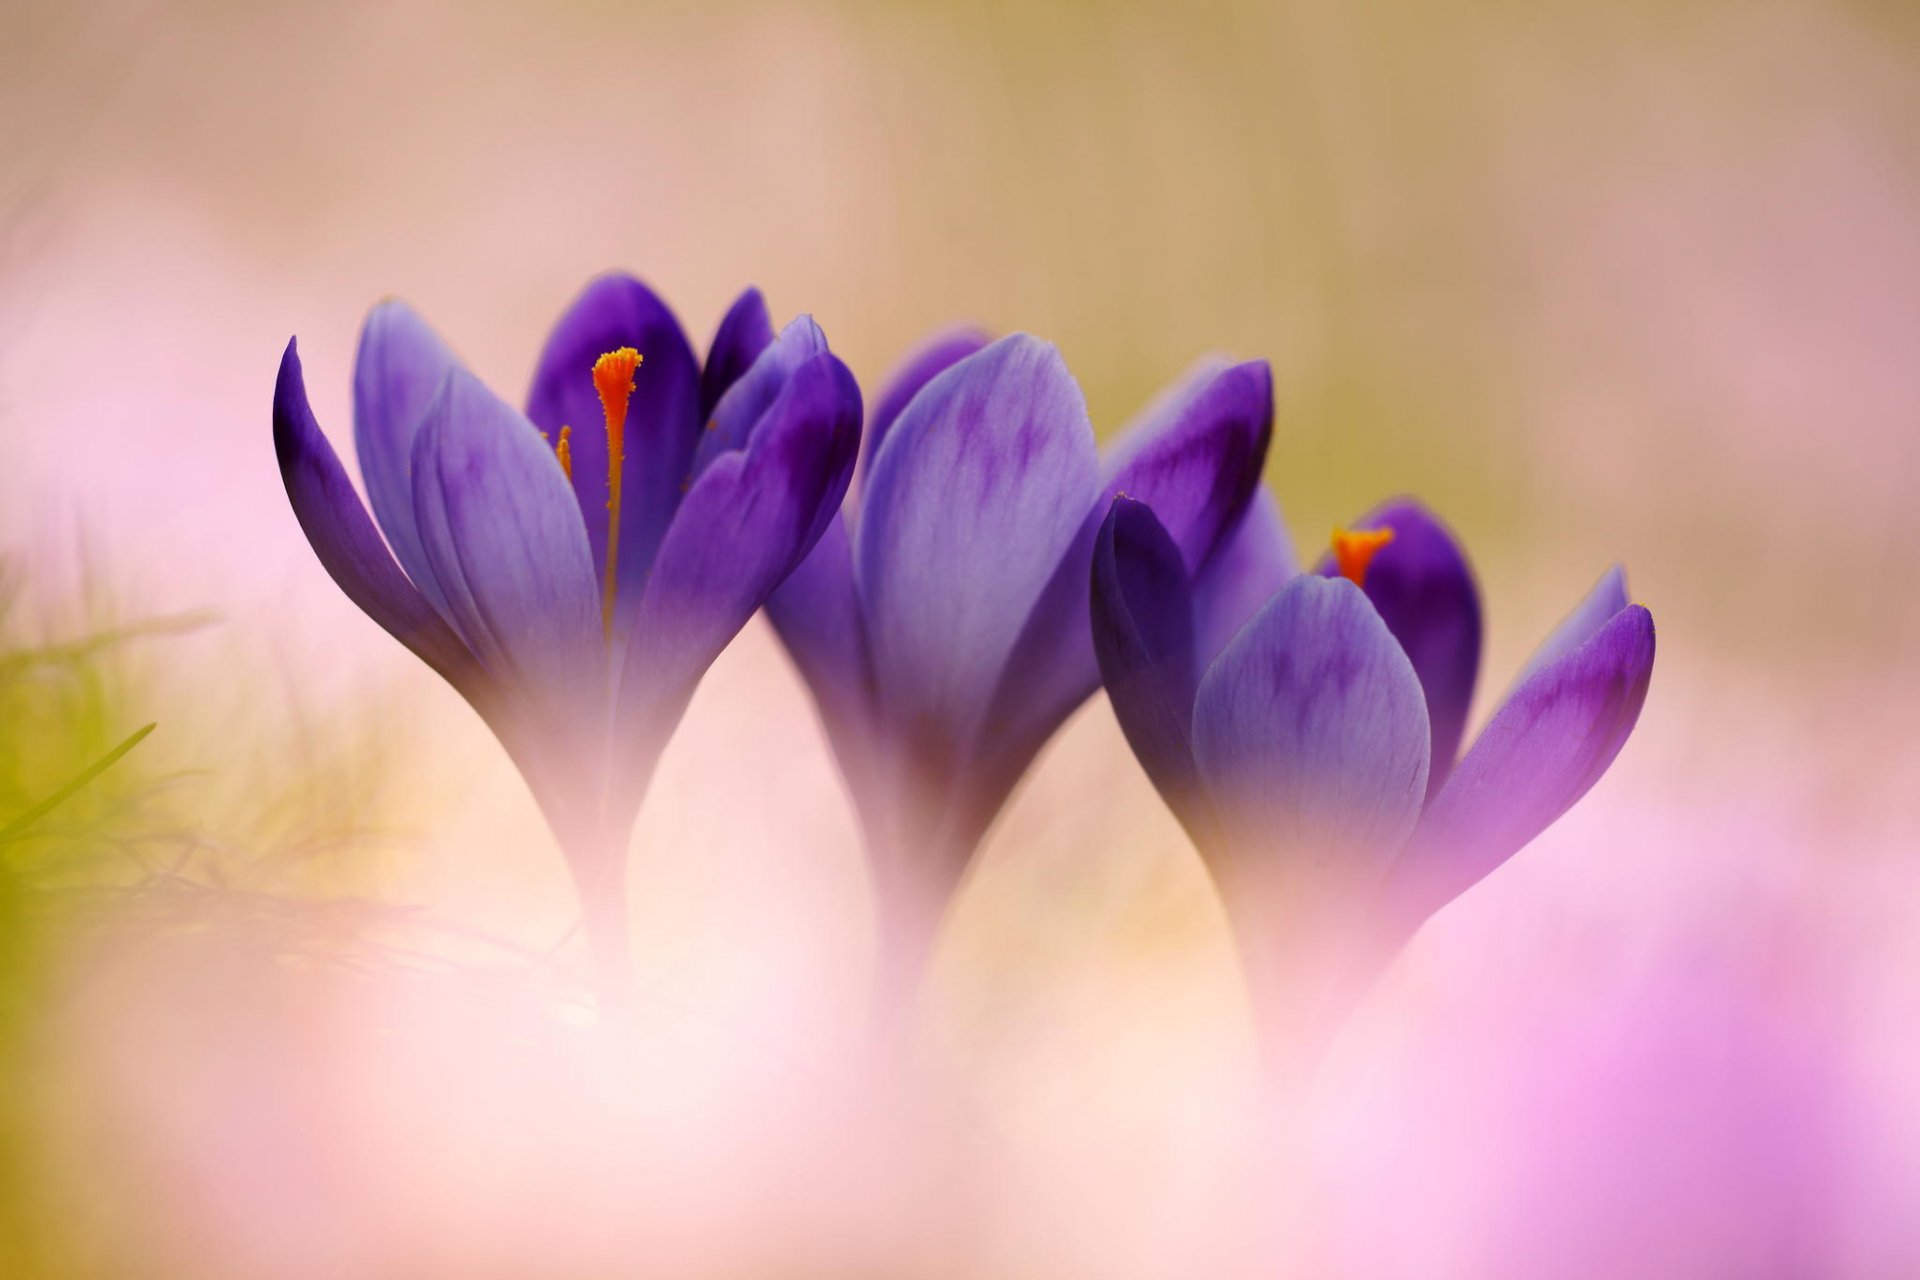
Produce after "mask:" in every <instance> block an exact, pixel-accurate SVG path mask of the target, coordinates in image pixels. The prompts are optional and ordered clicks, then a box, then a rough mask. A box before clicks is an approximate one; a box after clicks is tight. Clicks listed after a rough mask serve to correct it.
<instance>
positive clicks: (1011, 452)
mask: <svg viewBox="0 0 1920 1280" xmlns="http://www.w3.org/2000/svg"><path fill="white" fill-rule="evenodd" d="M1097 480H1098V463H1097V461H1096V458H1095V453H1094V444H1093V426H1092V423H1091V422H1090V421H1089V420H1088V418H1087V408H1086V401H1085V399H1084V398H1083V397H1082V396H1081V394H1080V388H1079V385H1078V384H1077V383H1075V382H1074V380H1073V376H1072V375H1071V374H1070V373H1068V372H1067V367H1066V364H1065V363H1064V362H1063V361H1062V360H1061V358H1060V354H1059V352H1057V351H1056V350H1054V348H1053V347H1052V346H1051V345H1049V344H1047V343H1043V342H1041V341H1039V340H1038V339H1035V338H1032V337H1029V336H1027V335H1025V334H1015V335H1012V336H1010V337H1006V338H1002V339H1001V340H1000V341H998V342H995V343H993V344H992V345H991V346H988V347H986V348H984V349H983V350H981V351H980V352H978V353H976V354H974V355H971V356H968V357H967V358H965V359H963V360H961V361H959V362H958V363H957V364H954V365H953V366H951V367H950V368H948V369H947V370H946V372H944V373H942V374H940V375H939V376H937V377H936V378H934V379H933V380H932V381H931V382H929V383H928V384H927V386H926V387H925V389H924V390H922V391H921V393H920V394H919V395H917V396H915V397H914V398H913V400H912V402H911V403H909V404H908V406H907V409H906V411H905V412H904V413H902V414H901V415H900V418H899V420H898V421H897V422H895V423H894V425H893V428H892V430H891V431H889V432H888V434H887V438H886V441H885V442H884V444H883V445H882V446H881V448H880V450H879V452H878V453H877V454H876V455H875V456H874V463H873V471H872V474H871V476H870V477H869V480H868V487H867V491H866V493H865V494H864V495H863V499H862V511H861V518H860V524H859V528H858V529H856V530H855V548H854V552H855V565H856V572H857V575H858V582H859V584H860V592H861V598H862V607H863V611H864V614H865V616H866V620H867V638H868V641H869V643H870V644H871V646H872V648H871V653H872V656H873V664H874V678H875V683H876V686H877V690H878V694H879V698H880V701H881V703H882V704H883V706H884V708H885V712H886V714H887V716H888V717H889V719H890V720H891V721H892V722H893V724H894V725H895V726H896V727H897V728H898V729H899V730H900V731H901V732H902V733H903V734H904V735H905V736H906V737H907V739H908V740H909V742H910V743H911V745H912V746H913V748H914V749H915V751H916V753H917V754H918V755H919V756H920V758H921V762H922V764H923V765H924V766H927V767H931V768H933V769H936V770H944V769H948V768H952V767H955V766H957V765H959V764H960V762H961V761H962V759H963V757H964V754H965V752H966V751H967V750H968V749H969V747H970V746H971V744H972V742H973V739H974V736H975V731H976V729H977V727H978V725H979V724H980V722H981V719H982V717H983V715H984V714H985V711H986V708H987V704H988V700H989V698H991V697H992V695H993V692H994V689H995V687H996V686H997V685H998V683H999V680H1000V676H1001V673H1002V671H1003V670H1004V669H1005V667H1006V663H1007V658H1008V655H1009V654H1010V653H1011V652H1012V650H1013V646H1014V642H1015V641H1016V640H1017V639H1018V637H1019V636H1020V633H1021V630H1022V628H1023V627H1024V626H1025V625H1026V622H1027V619H1028V617H1029V616H1030V615H1031V614H1032V613H1033V610H1034V606H1035V604H1036V603H1037V602H1038V600H1039V598H1040V594H1041V592H1042V590H1043V589H1044V588H1045V587H1046V585H1047V582H1048V580H1049V579H1050V578H1052V577H1053V575H1054V574H1055V573H1056V572H1057V571H1058V570H1059V568H1060V564H1061V559H1062V557H1063V556H1064V555H1065V554H1066V552H1067V549H1068V548H1069V547H1070V546H1072V545H1073V542H1074V539H1075V538H1076V537H1077V536H1078V535H1079V534H1080V531H1081V528H1082V526H1083V525H1084V523H1085V520H1086V516H1087V511H1088V506H1089V504H1090V503H1091V502H1092V500H1093V495H1094V492H1095V486H1096V484H1097Z"/></svg>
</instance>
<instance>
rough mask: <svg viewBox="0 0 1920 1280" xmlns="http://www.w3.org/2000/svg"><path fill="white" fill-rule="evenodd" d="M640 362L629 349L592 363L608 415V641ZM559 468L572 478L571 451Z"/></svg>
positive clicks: (604, 604)
mask: <svg viewBox="0 0 1920 1280" xmlns="http://www.w3.org/2000/svg"><path fill="white" fill-rule="evenodd" d="M640 359H641V356H640V353H639V352H638V351H635V350H634V349H633V348H632V347H621V348H620V349H619V350H618V351H609V352H607V353H606V354H605V355H603V356H601V357H600V358H599V359H598V360H595V361H594V362H593V389H594V390H595V391H598V392H599V393H600V407H601V409H603V410H605V412H606V415H607V572H606V577H605V579H604V580H603V581H602V583H601V589H600V626H601V629H602V630H603V631H604V632H605V633H606V635H607V636H608V638H609V639H610V638H612V636H613V600H614V595H615V593H616V591H617V589H618V587H619V583H620V476H621V472H622V471H624V470H625V469H626V468H625V465H624V464H625V463H626V460H627V403H628V402H629V401H630V400H631V399H632V398H633V374H634V371H635V370H636V369H638V368H639V367H640ZM566 441H567V437H566V432H565V431H564V430H563V431H562V432H561V433H560V445H561V448H562V449H567V442H566ZM560 465H561V466H563V467H565V468H566V469H567V474H568V476H569V477H571V476H572V474H573V457H572V452H571V450H570V449H567V452H565V453H562V454H561V458H560Z"/></svg>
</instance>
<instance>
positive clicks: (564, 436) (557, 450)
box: [553, 426, 573, 484]
mask: <svg viewBox="0 0 1920 1280" xmlns="http://www.w3.org/2000/svg"><path fill="white" fill-rule="evenodd" d="M572 435H573V428H572V427H564V426H563V427H561V428H560V442H559V443H558V444H556V445H554V446H553V456H554V457H556V458H558V459H560V471H561V474H563V475H565V476H566V477H567V483H569V484H571V483H573V441H572V439H571V438H570V437H571V436H572Z"/></svg>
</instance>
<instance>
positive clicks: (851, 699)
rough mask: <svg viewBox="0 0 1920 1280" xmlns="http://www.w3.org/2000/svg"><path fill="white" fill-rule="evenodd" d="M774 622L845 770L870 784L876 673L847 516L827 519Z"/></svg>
mask: <svg viewBox="0 0 1920 1280" xmlns="http://www.w3.org/2000/svg"><path fill="white" fill-rule="evenodd" d="M767 620H768V621H769V622H771V623H773V629H774V631H775V632H776V633H777V634H778V635H779V637H780V642H781V643H782V644H783V645H785V646H786V650H787V653H788V655H789V656H791V657H792V659H793V663H794V666H796V667H798V668H799V670H800V676H801V678H802V679H803V680H805V681H806V683H807V688H808V689H809V690H811V691H812V693H813V700H814V703H815V705H816V706H817V707H818V708H819V710H820V719H821V722H822V723H823V724H824V725H825V726H826V730H827V738H828V741H829V742H830V743H831V744H832V746H833V749H834V754H835V755H836V756H838V757H839V759H840V767H841V771H842V772H843V773H845V774H846V775H847V776H848V780H849V782H857V783H858V784H859V785H864V783H865V776H864V775H865V771H866V768H867V761H866V757H865V752H866V750H867V747H868V741H867V735H868V732H869V718H870V716H871V715H872V703H873V668H872V664H871V662H870V661H869V659H868V657H867V636H866V629H865V625H864V623H863V622H862V621H861V618H860V593H859V591H858V589H857V588H856V587H855V586H854V582H853V543H852V540H851V539H850V538H849V537H848V535H847V523H846V519H845V518H844V516H843V515H842V514H840V513H836V514H835V515H834V517H833V518H832V519H831V520H830V521H828V523H827V527H826V529H825V530H824V531H823V532H822V533H821V535H820V541H819V542H817V543H816V544H814V548H813V550H811V551H809V552H808V553H807V555H806V558H805V559H803V560H802V561H801V562H800V564H799V565H798V566H797V567H796V568H795V569H794V571H793V572H792V573H791V574H789V575H788V576H787V580H786V581H785V582H782V583H781V584H780V586H779V587H778V588H777V589H776V590H775V591H774V593H773V594H772V595H771V596H769V597H767ZM856 790H858V785H856Z"/></svg>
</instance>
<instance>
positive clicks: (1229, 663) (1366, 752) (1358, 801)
mask: <svg viewBox="0 0 1920 1280" xmlns="http://www.w3.org/2000/svg"><path fill="white" fill-rule="evenodd" d="M1193 739H1194V742H1193V745H1194V758H1195V760H1196V761H1197V763H1198V765H1199V768H1200V777H1201V779H1202V781H1203V782H1204V783H1205V784H1206V787H1207V791H1208V794H1209V795H1210V796H1211V798H1212V799H1213V801H1214V804H1215V807H1216V809H1217V810H1218V811H1219V813H1220V816H1221V818H1222V820H1223V821H1224V822H1225V823H1226V824H1227V826H1226V830H1227V839H1228V844H1229V849H1230V850H1231V851H1232V852H1234V853H1236V854H1239V855H1243V856H1245V857H1248V858H1251V859H1263V860H1271V859H1275V858H1280V859H1286V860H1287V865H1288V866H1290V867H1298V868H1304V867H1305V866H1306V865H1307V864H1309V863H1310V864H1312V866H1313V868H1314V869H1315V870H1326V871H1333V872H1337V873H1339V874H1341V875H1344V876H1348V877H1354V878H1358V879H1360V880H1363V881H1364V880H1365V879H1367V878H1369V877H1370V876H1371V875H1372V874H1373V873H1374V872H1375V871H1376V870H1379V869H1384V867H1385V865H1386V862H1387V860H1388V859H1389V858H1390V857H1391V855H1392V854H1393V852H1394V851H1395V850H1396V849H1398V848H1399V846H1400V843H1401V841H1402V840H1403V839H1405V837H1406V835H1407V833H1408V832H1409V831H1411V830H1412V829H1413V825H1414V822H1415V820H1416V819H1417V818H1418V817H1419V814H1420V804H1421V800H1422V799H1423V797H1424V796H1425V795H1426V786H1427V744H1428V729H1427V709H1426V702H1425V699H1424V698H1422V696H1421V693H1420V680H1419V677H1417V676H1416V675H1415V674H1414V672H1413V664H1412V663H1410V662H1408V661H1407V656H1406V654H1405V653H1403V652H1402V651H1401V649H1400V646H1399V644H1398V643H1396V642H1395V640H1394V638H1393V636H1392V635H1391V634H1389V633H1388V631H1387V628H1386V626H1385V624H1383V623H1382V622H1381V621H1380V615H1379V614H1378V613H1377V612H1375V611H1374V609H1373V607H1372V606H1371V605H1369V604H1368V603H1367V602H1366V600H1365V598H1364V597H1362V596H1361V594H1360V592H1359V590H1358V589H1356V588H1355V587H1354V585H1353V584H1352V583H1350V582H1347V581H1345V580H1343V579H1335V580H1332V581H1329V580H1327V579H1324V578H1317V577H1312V576H1303V577H1298V578H1295V579H1294V580H1293V581H1292V582H1290V583H1288V584H1287V585H1286V586H1285V587H1283V588H1281V590H1280V593H1279V594H1278V595H1276V596H1275V597H1274V598H1273V600H1272V601H1271V602H1270V603H1268V604H1267V606H1266V607H1265V608H1263V609H1262V610H1261V611H1260V612H1259V613H1258V614H1256V615H1254V618H1253V620H1252V621H1251V622H1249V623H1248V624H1247V626H1246V627H1245V628H1244V629H1243V630H1242V631H1241V632H1240V634H1239V635H1237V636H1235V637H1234V639H1233V641H1232V642H1231V643H1229V644H1228V645H1227V648H1226V651H1225V652H1223V653H1222V654H1221V655H1220V658H1219V660H1218V661H1217V662H1215V663H1214V664H1213V666H1212V667H1211V668H1209V669H1208V671H1207V673H1206V675H1205V676H1204V677H1202V679H1201V681H1200V690H1199V694H1198V695H1197V697H1196V698H1195V701H1194V716H1193Z"/></svg>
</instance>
